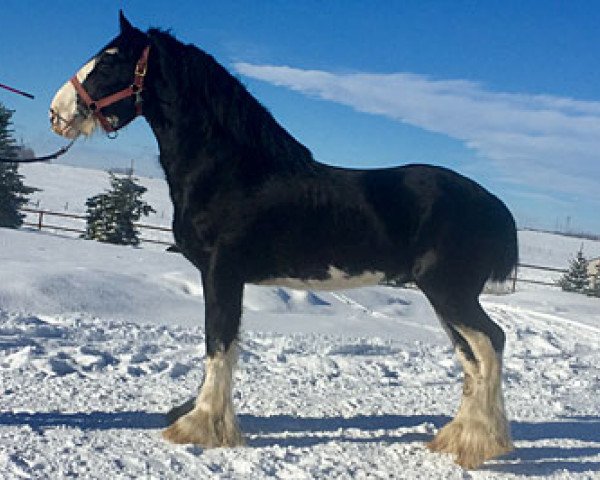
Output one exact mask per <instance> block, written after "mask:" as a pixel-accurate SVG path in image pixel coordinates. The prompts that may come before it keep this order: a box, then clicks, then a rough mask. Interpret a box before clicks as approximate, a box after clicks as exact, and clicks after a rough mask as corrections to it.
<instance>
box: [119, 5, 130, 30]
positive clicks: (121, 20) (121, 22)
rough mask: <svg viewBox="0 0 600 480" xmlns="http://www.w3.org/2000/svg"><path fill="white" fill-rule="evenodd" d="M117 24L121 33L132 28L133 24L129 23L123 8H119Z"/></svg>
mask: <svg viewBox="0 0 600 480" xmlns="http://www.w3.org/2000/svg"><path fill="white" fill-rule="evenodd" d="M119 25H120V26H121V33H125V32H128V31H131V30H133V25H131V23H129V20H127V19H126V18H125V14H124V13H123V10H119Z"/></svg>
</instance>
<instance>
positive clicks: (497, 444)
mask: <svg viewBox="0 0 600 480" xmlns="http://www.w3.org/2000/svg"><path fill="white" fill-rule="evenodd" d="M475 304H476V305H474V306H473V305H472V307H471V308H469V309H462V315H464V316H465V318H464V320H463V321H462V323H458V321H457V319H456V317H455V315H452V314H450V315H449V313H450V312H449V311H446V312H444V314H443V313H442V312H441V311H440V309H438V308H436V310H438V313H439V314H440V316H441V319H442V322H443V323H445V326H446V327H447V329H448V330H449V333H450V335H451V338H452V339H453V342H454V345H455V349H456V353H457V356H458V359H459V362H460V363H461V366H462V368H463V371H464V384H463V393H462V399H461V402H460V407H459V409H458V412H457V414H456V416H455V418H454V419H453V420H452V421H451V422H450V423H448V424H447V425H445V426H444V427H443V428H442V429H441V430H440V431H439V432H438V434H437V436H436V437H435V438H434V439H433V440H432V441H431V442H430V443H429V445H428V446H429V448H430V450H432V451H436V452H445V453H451V454H454V455H456V462H457V463H458V464H459V465H461V466H462V467H464V468H468V469H472V468H477V467H479V466H480V465H481V464H482V463H483V462H485V461H486V460H488V459H490V458H494V457H497V456H500V455H504V454H506V453H508V452H510V451H511V450H512V449H513V446H512V442H511V439H510V430H509V424H508V421H507V419H506V414H505V411H504V400H503V396H502V351H503V348H504V332H502V330H501V329H500V327H499V326H498V325H497V324H495V323H494V322H493V321H492V320H491V319H490V318H489V317H488V316H487V314H486V313H485V312H484V311H483V309H482V308H481V306H480V305H479V302H477V300H475ZM441 310H443V309H441ZM453 310H454V309H453ZM458 311H460V310H454V312H458ZM465 320H466V321H465ZM467 322H468V324H467Z"/></svg>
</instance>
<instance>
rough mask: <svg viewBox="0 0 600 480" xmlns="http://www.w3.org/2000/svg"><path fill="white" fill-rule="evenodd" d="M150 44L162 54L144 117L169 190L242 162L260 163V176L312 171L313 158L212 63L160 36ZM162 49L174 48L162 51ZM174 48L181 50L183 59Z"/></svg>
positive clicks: (149, 80) (150, 77)
mask: <svg viewBox="0 0 600 480" xmlns="http://www.w3.org/2000/svg"><path fill="white" fill-rule="evenodd" d="M163 36H164V34H163ZM153 41H154V44H155V46H156V47H158V48H154V50H153V51H152V54H154V55H155V58H154V59H153V60H154V62H150V65H152V63H154V65H155V67H154V68H156V66H158V72H152V71H151V70H152V68H153V67H152V66H151V67H150V69H149V73H148V78H147V89H148V91H149V93H150V95H149V96H150V98H148V101H147V103H146V105H144V109H145V116H146V119H147V121H148V123H149V124H150V126H151V128H152V130H153V131H154V134H155V136H156V139H157V142H158V144H159V150H160V161H161V164H162V166H163V168H164V170H165V173H166V175H167V179H168V180H169V183H175V182H176V178H180V179H183V178H184V177H185V176H186V174H188V173H189V172H191V171H192V170H198V168H203V167H205V168H206V169H207V170H211V169H214V168H235V166H236V164H237V163H238V162H244V164H245V165H244V168H248V166H249V165H248V164H249V163H250V164H252V163H253V162H256V163H257V165H256V167H257V168H258V169H259V170H265V169H269V168H271V169H274V170H282V171H285V170H298V169H313V168H315V165H316V162H314V160H313V159H312V155H311V153H310V151H309V150H308V149H306V147H304V146H303V145H302V144H300V143H299V142H297V141H296V140H295V139H294V138H293V137H292V136H291V135H290V134H289V133H288V132H287V131H285V130H284V129H283V128H282V127H281V126H280V125H279V124H278V123H277V122H276V121H275V120H274V119H273V118H272V117H271V115H270V114H269V113H268V112H267V110H266V109H265V108H264V107H262V106H261V105H260V104H259V103H258V102H257V101H256V100H255V99H254V98H253V97H252V96H251V95H250V94H249V93H248V92H247V91H246V89H245V88H244V87H243V86H242V85H241V84H240V83H239V82H238V81H237V80H236V79H235V78H233V77H232V76H231V75H230V74H229V73H227V71H226V70H225V69H224V68H223V67H221V65H219V64H218V63H217V62H216V61H215V60H214V59H213V58H212V57H211V56H209V55H208V54H206V53H204V52H202V51H200V50H198V49H196V48H195V47H191V46H184V45H182V44H178V45H176V46H175V47H174V42H176V41H175V40H174V39H166V40H165V38H161V35H158V36H154V37H153ZM165 41H166V42H167V43H169V44H170V45H169V46H167V45H161V42H165ZM173 48H179V49H181V51H179V52H176V53H179V54H178V55H177V54H174V53H175V52H173V51H172V50H173ZM151 60H152V59H151ZM183 62H185V63H186V64H185V66H184V65H183ZM190 65H192V66H190ZM194 67H195V68H194ZM176 72H179V73H178V74H177V73H176ZM181 72H185V73H181ZM200 163H203V164H204V165H200ZM170 177H172V178H170Z"/></svg>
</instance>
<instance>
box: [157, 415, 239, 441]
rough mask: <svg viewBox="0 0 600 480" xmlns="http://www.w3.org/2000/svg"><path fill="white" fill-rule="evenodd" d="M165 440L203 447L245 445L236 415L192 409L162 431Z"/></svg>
mask: <svg viewBox="0 0 600 480" xmlns="http://www.w3.org/2000/svg"><path fill="white" fill-rule="evenodd" d="M162 436H163V438H164V439H165V440H168V441H169V442H172V443H177V444H194V445H200V446H201V447H203V448H217V447H239V446H242V445H244V440H243V438H242V433H241V431H240V429H239V427H238V425H237V421H236V419H235V416H233V415H232V414H231V415H228V414H225V415H220V416H215V415H211V414H209V413H208V412H203V411H192V412H190V413H188V414H186V415H184V416H182V417H181V418H179V420H177V421H176V422H175V423H174V424H173V425H171V426H170V427H169V428H167V429H166V430H164V431H163V432H162Z"/></svg>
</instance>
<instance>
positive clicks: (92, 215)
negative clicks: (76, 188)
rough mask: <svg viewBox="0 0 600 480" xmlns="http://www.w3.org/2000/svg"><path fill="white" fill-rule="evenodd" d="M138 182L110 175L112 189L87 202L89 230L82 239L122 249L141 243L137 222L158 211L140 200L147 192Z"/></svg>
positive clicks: (131, 178)
mask: <svg viewBox="0 0 600 480" xmlns="http://www.w3.org/2000/svg"><path fill="white" fill-rule="evenodd" d="M135 180H136V179H135V178H133V177H131V176H127V177H117V176H116V175H115V174H113V173H110V185H111V189H110V190H108V191H106V193H101V194H99V195H95V196H93V197H90V198H88V199H87V201H86V202H85V205H86V207H87V215H86V217H87V218H86V220H87V228H86V233H84V234H83V235H82V237H83V238H86V239H89V240H98V241H100V242H106V243H116V244H119V245H138V244H139V243H140V239H139V232H138V230H137V229H136V228H135V226H134V222H137V221H138V220H139V219H140V218H141V217H142V216H146V215H149V214H150V213H151V212H154V211H155V210H154V209H153V208H152V207H151V206H150V205H149V204H147V203H146V202H144V201H143V200H142V199H141V196H142V195H143V194H144V193H145V192H146V190H147V189H146V187H143V186H141V185H138V184H137V183H136V182H135Z"/></svg>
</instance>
